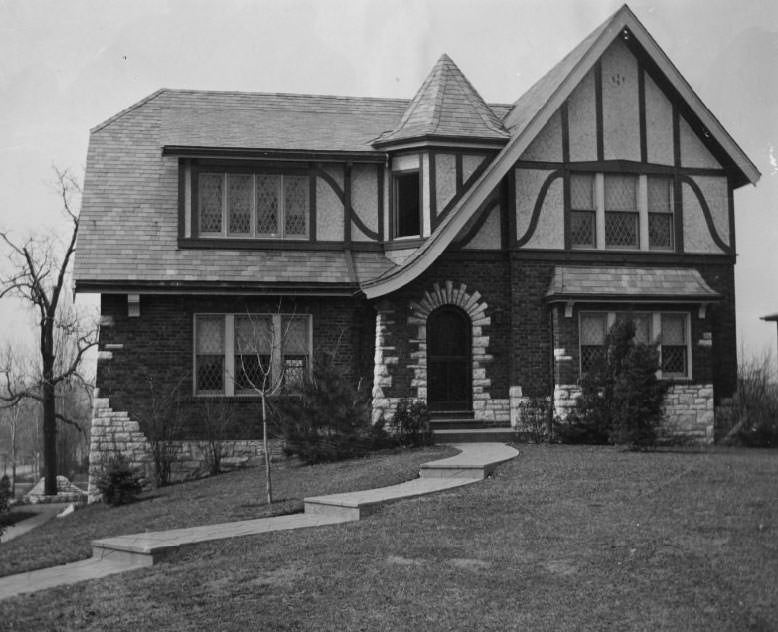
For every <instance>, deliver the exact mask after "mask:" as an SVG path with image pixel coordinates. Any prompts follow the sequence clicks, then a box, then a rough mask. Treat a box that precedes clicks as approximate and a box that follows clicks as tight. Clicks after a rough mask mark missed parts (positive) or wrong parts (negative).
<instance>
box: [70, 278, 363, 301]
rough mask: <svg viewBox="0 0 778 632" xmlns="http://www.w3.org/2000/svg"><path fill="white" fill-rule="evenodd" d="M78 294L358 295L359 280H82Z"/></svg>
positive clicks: (77, 290) (77, 285)
mask: <svg viewBox="0 0 778 632" xmlns="http://www.w3.org/2000/svg"><path fill="white" fill-rule="evenodd" d="M75 289H76V292H77V293H91V294H193V295H215V296H235V295H241V296H281V295H283V296H341V297H347V296H355V295H357V294H359V293H360V290H359V286H358V285H357V284H356V283H315V282H310V283H245V282H232V283H231V282H220V281H146V280H144V281H123V280H107V281H106V280H96V279H78V280H76V283H75Z"/></svg>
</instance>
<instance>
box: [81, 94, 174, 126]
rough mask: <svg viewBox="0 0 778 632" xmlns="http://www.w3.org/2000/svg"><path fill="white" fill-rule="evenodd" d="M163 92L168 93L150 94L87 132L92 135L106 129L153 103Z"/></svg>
mask: <svg viewBox="0 0 778 632" xmlns="http://www.w3.org/2000/svg"><path fill="white" fill-rule="evenodd" d="M163 92H168V88H160V89H159V90H157V91H155V92H152V93H151V94H150V95H148V96H147V97H143V98H142V99H141V100H140V101H137V102H135V103H133V104H132V105H131V106H129V107H126V108H124V109H123V110H120V111H119V112H117V113H116V114H114V115H113V116H111V117H110V118H107V119H105V120H104V121H103V122H102V123H98V124H97V125H95V126H94V127H93V128H92V129H90V130H89V133H90V134H94V133H96V132H99V131H100V130H101V129H103V128H104V127H108V126H109V125H110V124H111V123H113V122H115V121H117V120H119V119H120V118H122V117H123V116H124V115H125V114H129V113H130V112H132V111H133V110H137V109H138V108H139V107H142V106H144V105H146V104H147V103H148V102H149V101H153V100H154V99H156V98H157V97H158V96H159V95H161V94H162V93H163Z"/></svg>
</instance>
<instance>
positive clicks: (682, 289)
mask: <svg viewBox="0 0 778 632" xmlns="http://www.w3.org/2000/svg"><path fill="white" fill-rule="evenodd" d="M720 298H721V295H720V294H719V293H718V292H715V291H714V290H712V289H711V287H710V286H709V285H708V284H707V283H706V282H705V279H703V278H702V275H701V274H700V273H699V272H698V271H697V270H695V269H694V268H636V267H628V266H556V267H555V268H554V277H553V278H552V279H551V284H550V285H549V288H548V291H547V292H546V300H547V301H564V300H575V299H577V300H588V301H592V300H613V299H630V300H638V299H639V300H642V301H652V300H654V301H668V300H671V301H704V302H708V301H715V300H718V299H720Z"/></svg>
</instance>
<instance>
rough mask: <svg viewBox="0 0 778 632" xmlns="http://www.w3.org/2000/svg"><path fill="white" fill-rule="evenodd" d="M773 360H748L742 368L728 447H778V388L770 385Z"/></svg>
mask: <svg viewBox="0 0 778 632" xmlns="http://www.w3.org/2000/svg"><path fill="white" fill-rule="evenodd" d="M771 365H772V359H771V357H770V355H769V354H767V355H765V356H764V357H763V358H762V359H761V360H754V359H751V360H748V361H745V362H743V363H741V364H740V366H739V367H738V379H737V391H736V392H735V395H734V396H733V398H732V418H733V419H732V422H733V424H734V425H733V427H732V428H731V429H730V431H729V433H728V434H727V436H726V437H725V441H724V442H725V443H729V442H731V441H735V442H737V443H740V444H742V445H747V446H752V447H762V448H775V447H778V385H776V384H775V383H773V382H771V381H770V376H771Z"/></svg>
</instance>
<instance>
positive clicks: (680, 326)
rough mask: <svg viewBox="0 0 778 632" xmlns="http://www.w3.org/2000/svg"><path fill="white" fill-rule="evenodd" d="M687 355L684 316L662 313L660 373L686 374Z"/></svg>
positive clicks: (669, 374) (665, 374) (681, 375)
mask: <svg viewBox="0 0 778 632" xmlns="http://www.w3.org/2000/svg"><path fill="white" fill-rule="evenodd" d="M688 355H689V354H688V345H687V344H686V316H685V315H684V314H662V374H663V375H664V376H675V377H684V376H686V375H688Z"/></svg>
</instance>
